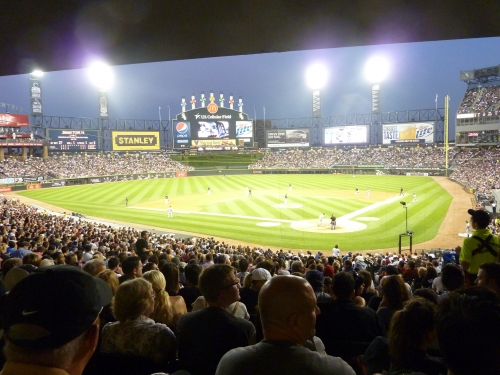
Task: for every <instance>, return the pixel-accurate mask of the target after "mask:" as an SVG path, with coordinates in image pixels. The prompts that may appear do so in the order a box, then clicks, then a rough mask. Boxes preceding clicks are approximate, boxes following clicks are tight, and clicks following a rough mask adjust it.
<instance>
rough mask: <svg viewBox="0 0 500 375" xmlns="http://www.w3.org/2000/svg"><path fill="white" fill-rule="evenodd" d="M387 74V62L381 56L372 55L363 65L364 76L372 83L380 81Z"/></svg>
mask: <svg viewBox="0 0 500 375" xmlns="http://www.w3.org/2000/svg"><path fill="white" fill-rule="evenodd" d="M388 74H389V62H388V61H387V60H386V59H385V58H383V57H381V56H376V57H372V58H371V59H370V60H368V62H367V63H366V65H365V76H366V79H368V81H370V82H372V83H380V82H382V81H383V80H384V79H385V78H386V77H387V76H388Z"/></svg>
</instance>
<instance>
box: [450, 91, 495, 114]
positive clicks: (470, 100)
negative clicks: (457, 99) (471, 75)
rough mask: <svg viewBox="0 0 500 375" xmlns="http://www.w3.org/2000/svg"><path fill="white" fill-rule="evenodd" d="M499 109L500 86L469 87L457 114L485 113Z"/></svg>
mask: <svg viewBox="0 0 500 375" xmlns="http://www.w3.org/2000/svg"><path fill="white" fill-rule="evenodd" d="M499 109H500V86H498V85H491V86H486V87H481V86H476V87H470V88H468V89H467V91H466V92H465V95H464V98H463V99H462V103H460V107H459V108H458V113H459V114H462V113H475V112H487V111H495V110H499Z"/></svg>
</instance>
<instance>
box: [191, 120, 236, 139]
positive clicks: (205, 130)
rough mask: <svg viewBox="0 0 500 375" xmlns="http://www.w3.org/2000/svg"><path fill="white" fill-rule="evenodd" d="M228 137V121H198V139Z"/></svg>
mask: <svg viewBox="0 0 500 375" xmlns="http://www.w3.org/2000/svg"><path fill="white" fill-rule="evenodd" d="M225 138H229V122H228V121H199V122H198V139H225Z"/></svg>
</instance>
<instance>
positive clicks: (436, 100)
mask: <svg viewBox="0 0 500 375" xmlns="http://www.w3.org/2000/svg"><path fill="white" fill-rule="evenodd" d="M434 102H435V103H436V104H437V102H438V94H436V99H435V100H434Z"/></svg>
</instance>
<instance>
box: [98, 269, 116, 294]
mask: <svg viewBox="0 0 500 375" xmlns="http://www.w3.org/2000/svg"><path fill="white" fill-rule="evenodd" d="M97 277H98V278H100V279H103V280H104V281H105V282H106V284H108V285H109V287H110V288H111V291H112V292H113V294H115V293H116V290H117V289H118V286H119V285H120V280H119V279H118V275H117V274H116V273H115V271H112V270H104V271H102V272H100V273H99V274H98V275H97Z"/></svg>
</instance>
